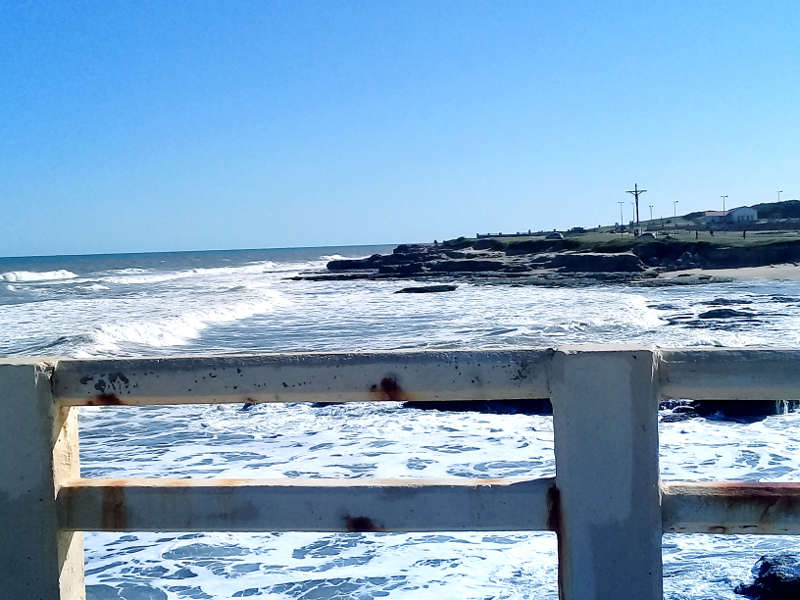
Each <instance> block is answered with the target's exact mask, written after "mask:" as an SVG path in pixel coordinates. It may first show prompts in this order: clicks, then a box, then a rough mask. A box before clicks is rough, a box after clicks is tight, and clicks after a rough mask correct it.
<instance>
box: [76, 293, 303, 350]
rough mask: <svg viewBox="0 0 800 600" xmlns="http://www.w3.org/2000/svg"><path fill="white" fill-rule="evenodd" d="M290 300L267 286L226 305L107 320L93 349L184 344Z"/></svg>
mask: <svg viewBox="0 0 800 600" xmlns="http://www.w3.org/2000/svg"><path fill="white" fill-rule="evenodd" d="M285 304H288V300H286V299H285V298H284V296H283V295H282V294H280V293H279V292H276V291H272V290H265V291H264V292H263V293H262V294H261V295H260V296H259V297H258V298H254V299H250V300H244V301H240V302H234V303H231V304H227V305H224V306H216V307H209V308H203V309H196V310H191V311H188V312H185V313H183V314H178V315H171V316H164V317H161V318H156V319H137V320H132V321H128V322H123V323H104V324H101V325H99V326H98V327H96V328H95V329H94V331H92V332H91V334H90V335H91V338H92V340H93V342H94V344H93V346H92V348H91V349H88V350H87V351H89V352H93V353H101V354H107V353H113V352H117V351H119V349H120V345H121V344H126V343H133V344H139V345H143V346H152V347H164V346H181V345H183V344H186V343H187V342H189V341H190V340H193V339H196V338H198V337H200V335H201V332H202V331H203V330H204V329H206V328H208V327H210V326H211V325H216V324H222V323H231V322H234V321H239V320H242V319H246V318H248V317H252V316H255V315H258V314H264V313H268V312H271V311H272V310H274V309H275V308H277V307H278V306H282V305H285Z"/></svg>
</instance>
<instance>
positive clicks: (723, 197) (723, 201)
mask: <svg viewBox="0 0 800 600" xmlns="http://www.w3.org/2000/svg"><path fill="white" fill-rule="evenodd" d="M720 198H722V212H725V200H727V199H728V194H722V196H720Z"/></svg>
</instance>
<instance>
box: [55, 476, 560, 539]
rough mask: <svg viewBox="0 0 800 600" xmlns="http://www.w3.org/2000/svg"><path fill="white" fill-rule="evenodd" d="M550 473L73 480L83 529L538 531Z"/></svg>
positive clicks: (74, 517)
mask: <svg viewBox="0 0 800 600" xmlns="http://www.w3.org/2000/svg"><path fill="white" fill-rule="evenodd" d="M552 486H553V480H552V479H519V478H511V479H462V478H453V479H275V480H239V479H208V480H203V479H79V480H76V481H73V482H71V483H69V484H68V485H65V486H63V487H62V488H61V489H60V490H59V493H58V512H59V522H60V525H61V527H62V528H64V529H67V530H81V531H504V530H514V531H516V530H521V531H539V530H545V529H547V528H548V489H549V488H551V487H552Z"/></svg>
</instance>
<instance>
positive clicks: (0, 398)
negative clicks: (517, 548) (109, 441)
mask: <svg viewBox="0 0 800 600" xmlns="http://www.w3.org/2000/svg"><path fill="white" fill-rule="evenodd" d="M51 372H52V369H51V368H50V367H49V366H48V365H47V364H44V363H36V362H33V361H28V362H26V361H14V360H11V359H3V360H2V361H0V440H2V441H3V452H2V453H0V572H2V588H3V597H4V598H5V597H7V598H19V599H22V598H25V599H26V600H27V599H30V600H59V599H60V600H83V599H84V598H85V596H86V592H85V586H84V579H83V538H82V534H81V533H79V532H75V533H73V532H60V531H59V529H58V516H57V514H56V495H57V493H58V486H59V484H60V482H62V481H65V480H67V479H71V478H75V477H78V476H79V462H78V421H77V412H76V409H68V408H63V409H57V408H56V407H55V404H54V402H53V394H52V390H51V385H50V379H51Z"/></svg>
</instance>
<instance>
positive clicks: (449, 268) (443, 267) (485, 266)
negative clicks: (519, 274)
mask: <svg viewBox="0 0 800 600" xmlns="http://www.w3.org/2000/svg"><path fill="white" fill-rule="evenodd" d="M505 264H506V263H504V262H503V261H500V260H476V259H471V260H440V261H438V262H433V263H431V264H430V265H429V266H430V269H431V271H444V272H447V273H452V272H455V271H470V272H475V271H500V270H501V269H502V268H503V267H504V266H505Z"/></svg>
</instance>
